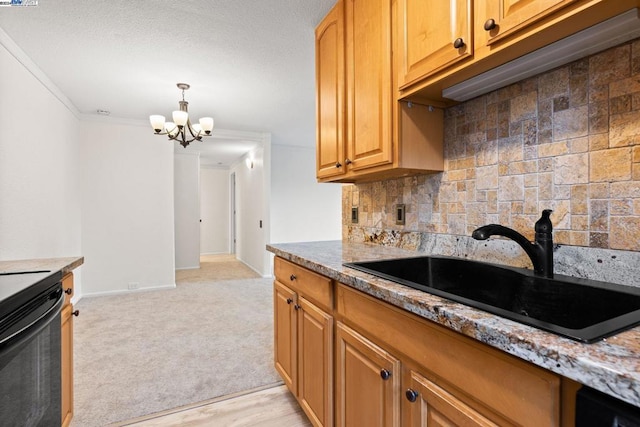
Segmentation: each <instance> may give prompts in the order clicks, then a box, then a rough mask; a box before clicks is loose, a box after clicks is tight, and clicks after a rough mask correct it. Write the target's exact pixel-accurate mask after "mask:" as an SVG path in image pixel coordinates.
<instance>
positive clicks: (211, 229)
mask: <svg viewBox="0 0 640 427" xmlns="http://www.w3.org/2000/svg"><path fill="white" fill-rule="evenodd" d="M200 219H202V222H201V223H200V253H201V254H219V253H229V227H230V223H229V169H228V168H224V169H221V168H213V167H207V166H201V167H200Z"/></svg>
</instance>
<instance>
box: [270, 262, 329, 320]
mask: <svg viewBox="0 0 640 427" xmlns="http://www.w3.org/2000/svg"><path fill="white" fill-rule="evenodd" d="M274 272H275V276H276V280H278V281H279V282H281V283H283V284H285V285H287V286H288V287H290V288H291V289H293V290H294V291H296V292H299V293H301V294H302V295H304V296H305V298H307V299H309V300H311V301H313V302H314V303H316V304H318V305H319V306H321V307H322V308H324V309H326V310H327V311H332V310H333V292H332V288H331V279H329V278H328V277H324V276H321V275H319V274H316V273H314V272H312V271H310V270H307V269H306V268H304V267H300V266H298V265H295V264H293V263H291V262H289V261H285V260H284V259H282V258H278V257H276V258H275V260H274Z"/></svg>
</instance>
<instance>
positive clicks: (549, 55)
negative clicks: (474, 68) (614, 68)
mask: <svg viewBox="0 0 640 427" xmlns="http://www.w3.org/2000/svg"><path fill="white" fill-rule="evenodd" d="M638 37H640V19H639V17H638V9H632V10H629V11H627V12H625V13H623V14H620V15H618V16H616V17H613V18H611V19H608V20H606V21H604V22H601V23H600V24H596V25H594V26H592V27H589V28H587V29H586V30H582V31H580V32H578V33H576V34H573V35H571V36H569V37H565V38H564V39H562V40H559V41H557V42H555V43H552V44H550V45H548V46H545V47H543V48H541V49H538V50H536V51H534V52H531V53H529V54H527V55H525V56H522V57H520V58H518V59H514V60H513V61H510V62H507V63H506V64H504V65H501V66H499V67H496V68H494V69H492V70H490V71H487V72H484V73H482V74H479V75H477V76H475V77H472V78H470V79H468V80H465V81H463V82H461V83H458V84H456V85H453V86H451V87H448V88H446V89H444V90H443V91H442V95H443V96H444V97H445V98H449V99H452V100H454V101H466V100H468V99H471V98H475V97H477V96H480V95H483V94H485V93H488V92H491V91H493V90H495V89H499V88H501V87H504V86H507V85H510V84H511V83H515V82H518V81H520V80H522V79H525V78H527V77H531V76H535V75H536V74H540V73H542V72H545V71H548V70H551V69H553V68H556V67H559V66H561V65H564V64H568V63H569V62H571V61H575V60H577V59H580V58H584V57H585V56H588V55H592V54H594V53H597V52H601V51H603V50H605V49H607V48H610V47H613V46H616V45H619V44H622V43H624V42H626V41H629V40H632V39H634V38H638Z"/></svg>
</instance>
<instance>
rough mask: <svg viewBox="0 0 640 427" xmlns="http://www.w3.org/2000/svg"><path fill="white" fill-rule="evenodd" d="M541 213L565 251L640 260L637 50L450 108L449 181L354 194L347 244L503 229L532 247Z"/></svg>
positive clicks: (618, 51)
mask: <svg viewBox="0 0 640 427" xmlns="http://www.w3.org/2000/svg"><path fill="white" fill-rule="evenodd" d="M397 204H404V205H405V212H406V221H405V224H404V225H397V224H396V221H395V219H396V218H395V206H396V205H397ZM352 207H358V209H359V222H358V224H352V223H351V208H352ZM543 209H553V211H554V212H553V214H552V216H551V218H552V221H553V226H554V239H555V242H556V243H558V244H560V245H569V246H578V247H590V248H599V249H619V250H627V251H640V39H638V40H635V41H632V42H629V43H625V44H622V45H620V46H617V47H614V48H611V49H609V50H606V51H604V52H601V53H599V54H596V55H593V56H590V57H587V58H584V59H581V60H578V61H575V62H573V63H570V64H568V65H565V66H562V67H560V68H557V69H554V70H551V71H549V72H546V73H544V74H540V75H538V76H535V77H532V78H529V79H526V80H523V81H521V82H518V83H516V84H513V85H510V86H508V87H505V88H502V89H499V90H496V91H494V92H491V93H488V94H486V95H483V96H480V97H478V98H475V99H472V100H470V101H467V102H465V103H462V104H459V105H456V106H454V107H450V108H448V109H447V110H446V111H445V171H444V172H442V173H438V174H433V175H420V176H413V177H407V178H400V179H392V180H387V181H380V182H371V183H363V184H356V185H345V186H344V187H343V237H344V238H345V239H346V240H351V241H362V240H365V241H376V242H378V243H381V244H390V245H397V246H405V247H408V248H414V249H419V246H420V244H421V243H420V242H421V240H423V237H421V236H423V235H424V234H425V233H426V234H436V235H438V234H439V235H449V236H463V235H464V236H470V235H471V232H472V231H473V230H474V229H475V228H477V227H479V226H481V225H484V224H489V223H499V224H502V225H505V226H508V227H511V228H514V229H516V230H518V231H520V232H521V233H522V234H524V235H525V236H527V237H529V238H531V239H532V238H533V224H534V223H535V221H536V220H537V219H538V217H539V216H540V213H541V211H542V210H543ZM385 240H386V243H385Z"/></svg>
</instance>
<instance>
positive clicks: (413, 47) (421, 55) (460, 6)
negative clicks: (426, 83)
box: [396, 0, 473, 89]
mask: <svg viewBox="0 0 640 427" xmlns="http://www.w3.org/2000/svg"><path fill="white" fill-rule="evenodd" d="M398 5H399V6H398V26H397V27H398V28H397V29H396V30H397V32H398V35H397V37H398V40H399V41H400V43H401V45H400V50H401V58H402V59H401V62H402V63H401V64H400V70H399V72H400V75H399V86H400V88H401V89H402V88H403V87H406V86H407V85H409V84H411V83H413V82H415V81H416V80H418V79H421V78H424V77H426V76H429V75H431V74H433V73H435V72H437V71H439V70H441V69H442V68H444V67H447V66H450V65H452V64H454V63H456V62H458V61H460V60H462V59H465V58H467V57H469V56H471V55H473V34H472V21H471V17H472V13H471V6H472V5H471V0H399V2H398ZM454 45H455V46H459V47H455V46H454Z"/></svg>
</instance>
